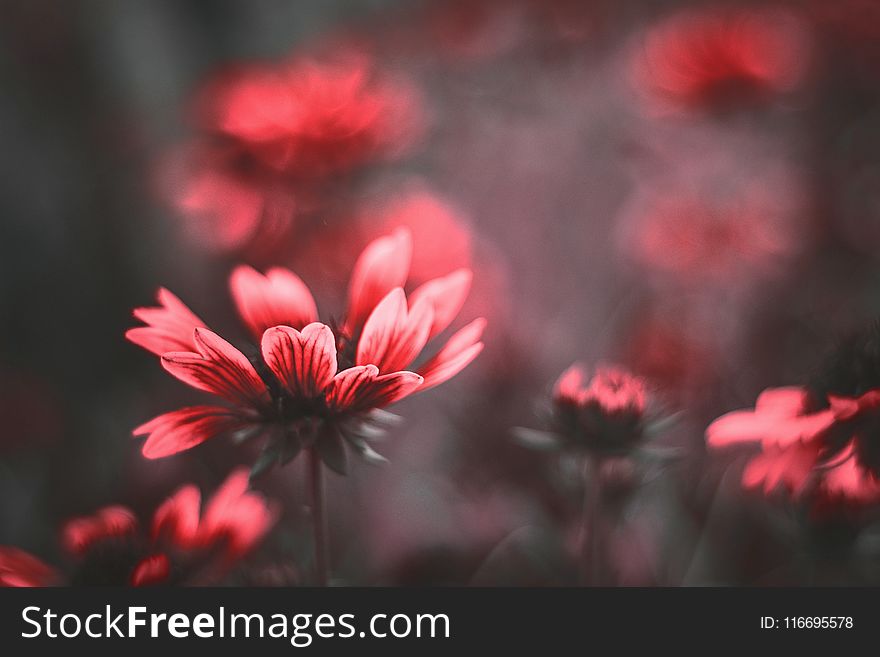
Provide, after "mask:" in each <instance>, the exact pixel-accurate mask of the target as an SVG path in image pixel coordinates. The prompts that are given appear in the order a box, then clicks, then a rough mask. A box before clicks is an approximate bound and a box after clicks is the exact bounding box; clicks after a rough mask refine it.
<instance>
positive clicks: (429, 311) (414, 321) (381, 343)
mask: <svg viewBox="0 0 880 657" xmlns="http://www.w3.org/2000/svg"><path fill="white" fill-rule="evenodd" d="M433 321H434V309H433V307H432V304H431V300H430V299H429V298H427V297H423V298H422V300H421V301H419V302H418V303H417V304H415V305H414V306H413V307H412V309H411V310H407V303H406V295H405V294H404V292H403V289H402V288H399V287H398V288H394V289H393V290H391V292H389V293H388V294H387V295H386V296H385V298H384V299H382V301H381V302H380V303H379V305H377V306H376V308H375V309H374V310H373V312H372V314H370V317H369V319H367V322H366V324H364V330H363V333H362V334H361V337H360V340H358V346H357V357H356V359H355V362H356V364H357V365H375V366H376V367H378V368H379V371H380V372H397V371H399V370H402V369H404V368H406V367H407V366H408V365H409V364H410V363H412V362H413V361H414V360H415V359H416V356H418V355H419V352H421V350H422V348H423V347H424V346H425V343H426V342H427V341H428V334H429V332H430V330H431V325H432V324H433Z"/></svg>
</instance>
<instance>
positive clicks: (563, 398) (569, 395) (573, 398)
mask: <svg viewBox="0 0 880 657" xmlns="http://www.w3.org/2000/svg"><path fill="white" fill-rule="evenodd" d="M586 379H587V376H586V372H585V371H584V367H583V365H581V364H580V363H575V364H574V365H572V366H571V367H569V368H568V369H567V370H565V371H564V372H563V373H562V375H560V377H559V378H558V379H557V380H556V383H555V385H554V386H553V400H554V401H555V402H557V403H563V404H571V405H573V406H577V405H578V404H579V403H580V400H581V398H582V397H583V396H584V395H585V394H586Z"/></svg>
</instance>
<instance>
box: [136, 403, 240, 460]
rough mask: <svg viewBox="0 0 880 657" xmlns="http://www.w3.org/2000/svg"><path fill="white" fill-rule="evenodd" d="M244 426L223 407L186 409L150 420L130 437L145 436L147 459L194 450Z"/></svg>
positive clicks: (235, 415) (144, 453)
mask: <svg viewBox="0 0 880 657" xmlns="http://www.w3.org/2000/svg"><path fill="white" fill-rule="evenodd" d="M244 424H245V422H244V421H243V420H242V418H241V417H240V416H238V415H237V414H235V413H233V412H232V411H230V410H229V409H227V408H223V407H220V406H190V407H187V408H181V409H179V410H176V411H171V412H170V413H165V414H163V415H160V416H158V417H156V418H153V419H152V420H150V421H149V422H147V423H145V424H142V425H141V426H139V427H138V428H137V429H135V430H134V431H133V432H132V434H133V435H135V436H143V435H148V436H149V437H148V438H147V441H146V442H145V443H144V446H143V450H142V451H143V455H144V456H145V457H147V458H148V459H158V458H162V457H163V456H170V455H171V454H176V453H177V452H182V451H184V450H187V449H190V448H191V447H195V446H196V445H199V444H201V443H203V442H205V441H206V440H208V439H209V438H213V437H215V436H217V435H220V434H222V433H225V432H227V431H232V430H233V429H237V428H240V427H241V426H243V425H244Z"/></svg>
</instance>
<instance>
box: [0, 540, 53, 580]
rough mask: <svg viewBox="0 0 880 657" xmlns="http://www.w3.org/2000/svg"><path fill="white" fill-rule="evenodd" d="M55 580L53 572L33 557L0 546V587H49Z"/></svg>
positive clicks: (14, 549)
mask: <svg viewBox="0 0 880 657" xmlns="http://www.w3.org/2000/svg"><path fill="white" fill-rule="evenodd" d="M57 579H58V575H57V573H56V572H55V570H54V569H53V568H51V567H50V566H47V565H46V564H44V563H43V562H42V561H40V560H39V559H37V558H36V557H35V556H33V555H31V554H28V553H27V552H25V551H23V550H19V549H18V548H14V547H9V546H6V545H0V587H34V586H51V585H52V584H54V583H55V582H56V581H57Z"/></svg>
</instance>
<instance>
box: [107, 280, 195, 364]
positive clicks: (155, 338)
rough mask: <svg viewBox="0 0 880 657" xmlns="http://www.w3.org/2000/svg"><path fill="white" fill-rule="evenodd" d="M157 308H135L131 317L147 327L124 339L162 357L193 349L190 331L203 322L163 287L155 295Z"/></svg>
mask: <svg viewBox="0 0 880 657" xmlns="http://www.w3.org/2000/svg"><path fill="white" fill-rule="evenodd" d="M156 296H157V299H158V301H159V307H158V308H155V307H154V308H136V309H135V310H134V316H135V317H136V318H137V319H139V320H140V321H142V322H144V323H145V324H147V326H139V327H137V328H133V329H129V330H128V331H126V333H125V337H126V338H127V339H128V340H129V341H130V342H133V343H134V344H136V345H138V346H139V347H143V348H144V349H146V350H147V351H151V352H153V353H154V354H156V355H157V356H161V355H162V354H163V353H165V352H166V351H192V350H194V349H195V343H194V342H193V330H194V329H196V328H204V327H205V323H204V322H203V321H202V320H201V319H199V318H198V317H197V316H196V315H195V313H193V312H192V311H191V310H190V309H189V308H187V307H186V305H185V304H184V303H183V302H182V301H181V300H180V299H178V298H177V297H176V296H174V295H173V294H172V293H171V292H169V291H168V290H166V289H165V288H159V292H158V294H157V295H156Z"/></svg>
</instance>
